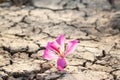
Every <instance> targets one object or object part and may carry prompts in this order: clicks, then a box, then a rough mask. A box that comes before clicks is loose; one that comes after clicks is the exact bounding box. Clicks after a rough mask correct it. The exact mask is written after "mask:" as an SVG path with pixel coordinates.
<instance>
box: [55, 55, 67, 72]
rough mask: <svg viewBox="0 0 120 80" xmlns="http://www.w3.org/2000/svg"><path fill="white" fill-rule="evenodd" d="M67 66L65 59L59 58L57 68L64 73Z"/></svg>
mask: <svg viewBox="0 0 120 80" xmlns="http://www.w3.org/2000/svg"><path fill="white" fill-rule="evenodd" d="M66 65H67V63H66V61H65V59H64V58H62V57H60V58H58V60H57V68H58V70H61V71H63V70H64V68H65V67H66Z"/></svg>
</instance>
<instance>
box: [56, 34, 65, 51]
mask: <svg viewBox="0 0 120 80" xmlns="http://www.w3.org/2000/svg"><path fill="white" fill-rule="evenodd" d="M56 42H57V43H58V44H59V45H60V46H61V49H62V51H64V44H65V37H64V35H60V36H59V37H58V38H57V39H56Z"/></svg>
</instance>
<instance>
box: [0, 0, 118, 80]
mask: <svg viewBox="0 0 120 80" xmlns="http://www.w3.org/2000/svg"><path fill="white" fill-rule="evenodd" d="M35 1H36V0H35ZM41 1H42V0H41ZM55 1H56V0H55ZM58 1H60V0H58ZM65 1H66V2H65ZM65 1H62V2H61V3H59V4H60V5H58V4H57V7H55V6H56V5H55V4H56V3H57V2H56V3H53V4H52V5H51V6H48V3H45V4H44V5H41V6H38V7H30V6H27V7H24V6H23V7H15V6H10V7H3V6H2V7H0V80H120V32H119V27H118V28H116V30H114V29H112V28H111V27H109V26H108V25H109V24H111V23H112V22H110V21H111V19H112V17H113V16H114V15H115V14H119V6H117V7H118V9H116V10H111V7H110V5H109V4H108V6H107V7H106V6H105V7H104V4H102V3H101V5H93V4H95V3H93V2H94V1H99V2H100V0H94V1H93V2H89V0H84V1H86V2H82V0H81V2H79V4H78V2H74V0H73V2H74V5H73V2H71V1H72V0H71V1H67V0H65ZM76 1H77V0H76ZM87 1H88V3H87ZM101 1H102V0H101ZM103 1H104V0H103ZM43 2H44V0H43ZM65 3H66V4H65ZM103 3H104V2H103ZM63 4H64V5H63ZM88 4H89V5H88ZM96 4H98V3H96ZM105 4H107V3H105ZM37 5H38V4H36V6H37ZM61 6H62V7H61ZM118 20H119V19H118ZM60 34H64V35H65V36H66V38H67V39H68V40H70V39H78V40H79V41H80V43H79V44H78V47H77V49H76V50H75V52H74V53H73V54H71V55H70V56H68V57H67V58H66V60H67V63H68V66H67V67H66V68H65V71H64V72H60V71H58V70H57V69H56V63H55V62H54V61H46V60H44V59H43V58H42V51H43V49H44V47H45V45H46V43H47V42H48V41H52V40H55V38H56V37H57V36H58V35H60Z"/></svg>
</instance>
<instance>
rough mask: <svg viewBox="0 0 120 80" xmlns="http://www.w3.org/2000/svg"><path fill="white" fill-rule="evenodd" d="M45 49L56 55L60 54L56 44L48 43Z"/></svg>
mask: <svg viewBox="0 0 120 80" xmlns="http://www.w3.org/2000/svg"><path fill="white" fill-rule="evenodd" d="M46 49H49V50H52V51H55V52H56V53H60V51H59V49H58V45H57V43H56V42H48V44H47V46H46Z"/></svg>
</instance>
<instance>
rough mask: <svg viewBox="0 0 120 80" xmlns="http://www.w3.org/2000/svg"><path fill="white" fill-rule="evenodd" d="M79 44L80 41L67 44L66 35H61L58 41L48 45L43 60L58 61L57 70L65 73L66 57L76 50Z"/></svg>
mask: <svg viewBox="0 0 120 80" xmlns="http://www.w3.org/2000/svg"><path fill="white" fill-rule="evenodd" d="M77 44H78V40H72V41H69V42H68V43H67V44H66V43H65V37H64V35H60V36H59V37H58V38H57V39H56V41H53V42H48V43H47V46H46V49H45V50H44V51H43V58H44V59H47V60H54V59H57V68H58V69H59V70H61V71H63V70H64V68H65V67H66V65H67V63H66V61H65V57H66V56H67V55H69V54H70V53H72V52H73V51H74V50H75V48H76V46H77Z"/></svg>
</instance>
